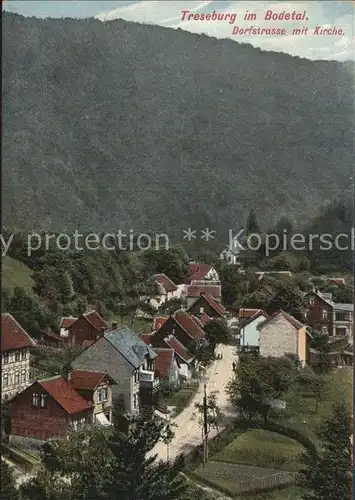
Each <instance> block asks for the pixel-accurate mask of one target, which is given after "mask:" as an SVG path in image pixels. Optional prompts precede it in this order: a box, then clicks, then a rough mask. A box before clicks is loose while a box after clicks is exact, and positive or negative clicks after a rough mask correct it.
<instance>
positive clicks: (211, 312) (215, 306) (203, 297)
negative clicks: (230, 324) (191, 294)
mask: <svg viewBox="0 0 355 500" xmlns="http://www.w3.org/2000/svg"><path fill="white" fill-rule="evenodd" d="M187 312H188V313H190V314H194V315H196V316H200V315H203V314H206V315H207V316H209V317H210V318H224V317H225V314H226V309H225V308H224V307H223V306H222V304H220V302H219V301H217V300H215V299H214V297H213V296H212V295H210V294H209V293H204V292H201V294H200V295H199V296H198V297H197V298H195V300H194V302H192V304H191V305H190V306H189V307H188V309H187Z"/></svg>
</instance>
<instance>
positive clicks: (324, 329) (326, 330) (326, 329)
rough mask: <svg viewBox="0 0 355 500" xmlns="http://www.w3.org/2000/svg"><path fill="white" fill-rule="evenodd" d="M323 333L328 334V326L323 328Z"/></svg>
mask: <svg viewBox="0 0 355 500" xmlns="http://www.w3.org/2000/svg"><path fill="white" fill-rule="evenodd" d="M322 333H324V334H327V333H328V328H327V327H326V326H322Z"/></svg>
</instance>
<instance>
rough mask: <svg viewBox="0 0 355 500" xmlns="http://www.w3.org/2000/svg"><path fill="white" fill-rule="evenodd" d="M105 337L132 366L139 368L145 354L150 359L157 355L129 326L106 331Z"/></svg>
mask: <svg viewBox="0 0 355 500" xmlns="http://www.w3.org/2000/svg"><path fill="white" fill-rule="evenodd" d="M105 338H106V339H107V340H108V341H109V342H110V344H111V345H112V346H113V347H114V348H115V349H116V350H117V351H118V352H119V353H120V354H122V356H123V357H124V358H125V359H126V360H127V361H128V362H129V363H130V364H131V365H132V366H133V367H134V368H139V367H140V366H141V365H142V363H143V362H144V359H145V356H147V355H148V356H149V358H150V359H154V358H156V357H157V354H156V353H155V352H154V351H153V349H151V348H150V347H149V346H148V345H147V344H146V343H145V342H143V341H142V340H141V339H140V338H139V337H138V335H137V334H136V333H135V332H134V331H133V330H131V329H130V328H127V327H125V328H119V329H118V330H114V331H112V332H108V333H106V334H105Z"/></svg>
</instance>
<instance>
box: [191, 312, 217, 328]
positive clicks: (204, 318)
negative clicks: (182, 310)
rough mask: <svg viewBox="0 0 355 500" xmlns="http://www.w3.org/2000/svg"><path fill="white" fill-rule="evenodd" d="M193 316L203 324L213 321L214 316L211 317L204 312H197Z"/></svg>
mask: <svg viewBox="0 0 355 500" xmlns="http://www.w3.org/2000/svg"><path fill="white" fill-rule="evenodd" d="M192 316H193V317H194V318H196V319H197V320H198V321H199V322H200V323H201V324H202V325H203V326H205V325H207V324H208V323H210V322H211V321H212V318H210V317H209V316H208V315H207V314H206V313H202V314H197V313H195V314H193V315H192Z"/></svg>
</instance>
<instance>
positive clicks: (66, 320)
mask: <svg viewBox="0 0 355 500" xmlns="http://www.w3.org/2000/svg"><path fill="white" fill-rule="evenodd" d="M77 319H78V318H74V317H73V316H67V317H63V318H61V320H60V323H59V328H60V336H61V337H68V328H69V327H70V326H71V325H72V324H73V323H74V321H76V320H77Z"/></svg>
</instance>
